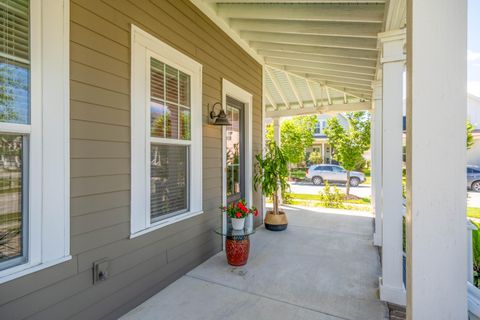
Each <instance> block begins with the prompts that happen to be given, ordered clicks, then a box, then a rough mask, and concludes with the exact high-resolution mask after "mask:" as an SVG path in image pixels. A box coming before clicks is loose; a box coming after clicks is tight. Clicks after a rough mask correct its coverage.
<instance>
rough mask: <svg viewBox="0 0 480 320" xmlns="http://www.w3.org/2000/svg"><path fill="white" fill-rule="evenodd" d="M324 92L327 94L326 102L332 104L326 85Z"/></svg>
mask: <svg viewBox="0 0 480 320" xmlns="http://www.w3.org/2000/svg"><path fill="white" fill-rule="evenodd" d="M323 88H324V89H325V93H326V94H327V99H328V104H332V98H331V97H330V91H328V87H327V86H324V87H323Z"/></svg>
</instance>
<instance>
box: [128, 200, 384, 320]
mask: <svg viewBox="0 0 480 320" xmlns="http://www.w3.org/2000/svg"><path fill="white" fill-rule="evenodd" d="M284 209H285V211H286V212H287V214H288V217H289V226H288V229H287V230H286V231H284V232H277V233H274V232H270V231H267V230H265V229H264V228H263V227H261V228H259V229H258V230H257V232H256V234H254V235H253V236H251V253H250V258H249V262H248V264H247V265H246V266H244V267H239V268H235V267H231V266H229V265H228V264H227V263H226V258H225V253H223V252H220V253H218V254H217V255H215V256H213V257H212V258H210V259H209V260H207V261H206V262H204V263H203V264H201V265H200V266H198V267H197V268H195V269H193V270H192V271H190V272H189V273H187V274H186V275H185V276H183V277H182V278H180V279H179V280H177V281H176V282H174V283H173V284H171V285H170V286H168V287H167V288H165V289H164V290H162V291H161V292H159V293H158V294H156V295H155V296H153V297H152V298H150V299H149V300H147V301H146V302H145V303H143V304H141V305H140V306H138V307H137V308H135V309H134V310H132V311H131V312H129V313H128V314H127V315H125V316H124V317H122V320H140V319H142V320H149V319H159V318H161V319H171V320H174V319H179V320H180V319H181V320H188V319H192V320H193V319H305V320H310V319H318V320H336V319H352V320H353V319H355V320H375V319H379V320H380V319H388V308H387V305H386V303H385V302H382V301H380V299H379V292H378V285H379V284H378V277H379V276H380V274H381V273H380V269H381V268H380V257H379V252H378V250H377V248H376V247H374V246H373V243H372V240H373V216H372V215H371V214H370V213H368V212H357V211H345V210H335V209H325V208H301V207H285V208H284ZM214 236H216V235H214V234H213V232H212V237H214Z"/></svg>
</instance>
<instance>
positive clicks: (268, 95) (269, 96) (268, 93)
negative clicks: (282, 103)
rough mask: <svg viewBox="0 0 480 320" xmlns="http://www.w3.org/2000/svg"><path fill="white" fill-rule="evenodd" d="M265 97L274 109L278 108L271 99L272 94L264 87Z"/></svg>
mask: <svg viewBox="0 0 480 320" xmlns="http://www.w3.org/2000/svg"><path fill="white" fill-rule="evenodd" d="M265 98H267V100H268V103H269V104H270V105H271V106H272V107H273V108H274V109H275V110H278V106H277V104H276V103H275V100H273V98H272V95H271V94H270V91H269V90H268V89H267V88H265Z"/></svg>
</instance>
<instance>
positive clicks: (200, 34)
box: [0, 0, 262, 319]
mask: <svg viewBox="0 0 480 320" xmlns="http://www.w3.org/2000/svg"><path fill="white" fill-rule="evenodd" d="M70 11H71V23H70V59H71V64H70V77H71V79H70V99H71V103H70V116H71V121H70V133H71V143H70V153H71V154H70V155H71V163H70V167H71V182H70V189H71V203H70V214H71V253H72V255H73V259H72V260H71V261H69V262H66V263H63V264H60V265H57V266H54V267H52V268H48V269H46V270H43V271H41V272H37V273H34V274H32V275H29V276H26V277H24V278H20V279H18V280H15V281H12V282H9V283H7V284H3V285H0V314H1V315H2V319H3V317H4V316H5V317H6V318H7V319H24V318H29V319H67V318H69V319H70V318H71V319H100V318H105V319H116V318H117V317H118V316H120V315H121V314H123V313H124V312H126V311H128V310H129V309H130V308H132V307H134V306H136V305H137V304H139V303H141V302H142V301H144V300H145V299H146V298H148V297H149V296H151V295H152V294H154V293H155V292H157V291H158V290H160V289H162V288H164V287H165V286H167V285H168V284H170V283H171V282H172V281H174V280H175V279H177V278H178V277H180V276H181V275H183V274H184V273H186V272H188V271H189V270H191V269H192V268H193V267H195V266H196V265H198V264H199V263H201V262H202V261H204V260H205V259H207V258H208V257H210V256H212V255H213V254H214V253H216V252H218V251H219V250H221V245H222V241H221V238H220V237H218V236H217V235H215V234H214V233H213V232H212V229H213V228H214V227H216V226H220V224H221V214H220V211H219V209H218V206H219V204H220V202H221V199H222V185H221V182H222V170H221V166H222V152H221V146H222V128H221V127H216V126H212V125H210V124H209V112H210V109H209V107H208V105H210V106H211V105H213V104H214V103H215V102H218V101H221V95H222V79H223V78H225V79H228V80H229V81H231V82H233V83H235V84H237V85H238V86H240V87H242V88H243V89H245V90H247V91H249V92H250V93H252V94H253V119H252V120H253V121H252V122H253V149H254V153H258V152H260V151H261V136H262V132H261V123H262V119H261V116H262V113H261V101H262V97H261V94H262V91H261V90H262V69H261V66H260V65H259V64H258V63H257V62H256V61H255V60H254V59H252V58H251V57H250V56H249V55H248V54H246V53H245V52H244V51H243V50H242V49H241V48H240V47H239V46H238V45H237V44H235V43H234V42H233V41H232V40H231V39H230V38H229V37H228V36H226V34H225V33H223V32H222V31H221V30H220V29H219V28H218V27H217V26H216V25H215V24H214V23H212V22H211V21H210V20H209V19H208V18H207V17H205V16H204V15H203V14H202V13H201V12H200V11H199V10H197V9H196V8H195V7H194V6H193V5H192V4H191V3H190V1H188V0H168V1H167V0H96V1H92V0H72V1H71V6H70ZM132 23H133V24H136V25H137V26H138V27H140V28H142V29H144V30H145V31H147V32H149V33H151V34H153V35H154V36H156V37H158V38H159V39H160V40H162V41H164V42H166V43H168V44H169V45H171V46H173V47H174V48H176V49H177V50H179V51H180V52H182V53H185V54H187V55H188V56H190V57H192V58H193V59H194V60H196V61H198V62H199V63H201V64H202V65H203V75H202V80H203V83H202V94H203V99H202V106H203V108H202V122H203V139H202V142H203V168H202V173H203V181H202V188H203V209H204V213H203V214H201V215H198V216H196V217H193V218H190V219H187V220H184V221H182V222H179V223H175V224H172V225H169V226H166V227H164V228H161V229H159V230H156V231H154V232H150V233H148V234H145V235H143V236H139V237H136V238H133V239H130V170H131V168H130V166H131V164H130V156H131V155H130V134H131V133H130V109H131V106H130V104H131V102H130V28H131V24H132ZM251 156H252V159H253V156H254V155H251ZM195 160H196V159H194V161H195ZM260 201H261V197H260V195H259V194H258V193H255V194H254V202H255V203H254V204H255V205H256V206H257V207H259V208H260V207H261V202H260ZM257 222H258V221H257ZM104 258H108V260H109V262H110V268H111V269H110V278H109V279H108V280H107V281H105V282H104V283H102V284H100V285H96V286H93V284H92V274H91V268H92V264H93V262H94V261H96V260H99V259H104ZM9 291H10V292H9Z"/></svg>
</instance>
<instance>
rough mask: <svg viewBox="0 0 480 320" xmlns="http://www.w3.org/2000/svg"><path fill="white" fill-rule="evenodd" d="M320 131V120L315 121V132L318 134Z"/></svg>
mask: <svg viewBox="0 0 480 320" xmlns="http://www.w3.org/2000/svg"><path fill="white" fill-rule="evenodd" d="M320 132H322V127H321V125H320V121H317V122H316V123H315V134H320Z"/></svg>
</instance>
